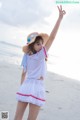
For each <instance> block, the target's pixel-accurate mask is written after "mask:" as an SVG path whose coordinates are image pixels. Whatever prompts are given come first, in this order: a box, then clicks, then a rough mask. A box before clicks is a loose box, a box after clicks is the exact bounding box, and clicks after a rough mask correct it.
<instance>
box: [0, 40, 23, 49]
mask: <svg viewBox="0 0 80 120" xmlns="http://www.w3.org/2000/svg"><path fill="white" fill-rule="evenodd" d="M0 43H1V44H4V45H8V46H12V47H17V48H21V46H19V45H15V44H12V43H8V42H5V41H0Z"/></svg>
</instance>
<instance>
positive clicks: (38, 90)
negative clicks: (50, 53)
mask: <svg viewBox="0 0 80 120" xmlns="http://www.w3.org/2000/svg"><path fill="white" fill-rule="evenodd" d="M46 57H47V52H46V49H45V47H42V49H41V50H40V51H39V52H37V53H36V54H33V55H28V54H24V56H23V59H22V63H21V65H22V66H23V69H24V71H25V72H26V76H25V79H24V81H23V83H22V84H21V85H20V87H19V90H18V91H17V93H16V99H17V100H18V101H22V102H28V103H32V104H35V105H38V106H43V105H44V104H45V101H46V100H45V85H44V79H45V77H46V71H47V66H46V61H45V58H46ZM40 77H43V80H40V79H39V78H40Z"/></svg>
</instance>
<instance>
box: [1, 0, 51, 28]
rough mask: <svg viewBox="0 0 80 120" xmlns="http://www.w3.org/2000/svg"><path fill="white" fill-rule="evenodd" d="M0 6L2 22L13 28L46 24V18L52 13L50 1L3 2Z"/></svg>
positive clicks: (20, 0) (5, 0)
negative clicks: (39, 23)
mask: <svg viewBox="0 0 80 120" xmlns="http://www.w3.org/2000/svg"><path fill="white" fill-rule="evenodd" d="M0 6H1V8H0V21H1V22H4V23H6V24H9V25H13V26H26V27H30V26H32V25H33V24H37V23H38V22H43V23H44V21H45V17H48V16H49V15H50V14H51V12H52V11H50V7H52V6H51V3H50V1H49V0H40V1H38V0H34V1H32V0H2V1H1V2H0ZM45 24H46V22H45Z"/></svg>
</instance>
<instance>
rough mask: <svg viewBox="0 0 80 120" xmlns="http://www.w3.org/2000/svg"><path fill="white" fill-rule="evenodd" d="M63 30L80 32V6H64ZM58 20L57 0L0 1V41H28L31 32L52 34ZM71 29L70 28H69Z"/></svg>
mask: <svg viewBox="0 0 80 120" xmlns="http://www.w3.org/2000/svg"><path fill="white" fill-rule="evenodd" d="M63 9H65V10H66V12H67V13H66V15H65V16H64V19H63V21H62V25H61V28H60V29H61V30H64V29H65V31H66V30H68V31H69V30H70V31H71V29H72V30H76V29H77V30H78V29H79V28H80V27H79V26H80V7H79V5H76V4H75V5H72V4H71V5H67V4H66V5H63ZM57 18H58V9H57V4H56V3H55V0H34V1H32V0H0V40H5V39H6V40H17V39H18V40H19V39H26V36H27V34H28V33H29V32H32V31H40V32H47V33H48V34H49V33H50V32H51V30H52V28H53V26H54V25H55V22H56V20H57ZM69 27H70V28H69Z"/></svg>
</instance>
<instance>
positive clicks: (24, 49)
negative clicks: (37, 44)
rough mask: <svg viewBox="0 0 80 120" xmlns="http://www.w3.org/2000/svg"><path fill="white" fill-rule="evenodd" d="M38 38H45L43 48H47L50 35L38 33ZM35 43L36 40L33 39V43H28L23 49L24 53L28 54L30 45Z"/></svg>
mask: <svg viewBox="0 0 80 120" xmlns="http://www.w3.org/2000/svg"><path fill="white" fill-rule="evenodd" d="M35 33H37V32H35ZM31 34H32V33H31ZM31 34H29V35H31ZM29 35H28V36H29ZM38 36H41V37H42V38H43V40H44V42H43V46H45V44H46V43H47V41H48V39H49V35H48V34H46V33H38ZM34 41H35V38H33V39H32V40H31V42H29V43H27V45H24V46H23V47H22V50H23V52H25V53H27V50H28V45H30V44H31V43H33V42H34Z"/></svg>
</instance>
